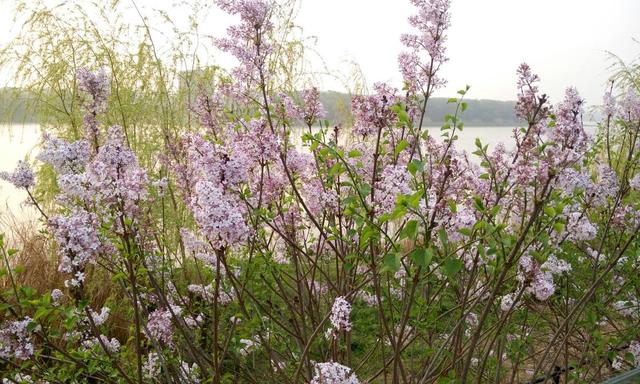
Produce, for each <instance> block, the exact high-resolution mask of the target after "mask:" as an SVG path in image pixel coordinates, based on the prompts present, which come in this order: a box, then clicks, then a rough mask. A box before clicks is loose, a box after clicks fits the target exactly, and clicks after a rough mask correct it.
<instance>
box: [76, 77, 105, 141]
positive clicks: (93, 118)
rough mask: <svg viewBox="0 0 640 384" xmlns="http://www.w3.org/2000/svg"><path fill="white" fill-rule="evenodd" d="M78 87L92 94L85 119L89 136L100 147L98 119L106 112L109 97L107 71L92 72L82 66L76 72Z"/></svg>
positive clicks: (85, 127) (86, 105) (84, 123)
mask: <svg viewBox="0 0 640 384" xmlns="http://www.w3.org/2000/svg"><path fill="white" fill-rule="evenodd" d="M76 78H77V80H78V88H79V89H80V90H81V91H84V92H86V93H87V94H88V95H89V96H91V101H90V102H88V103H85V107H86V108H87V113H86V114H85V116H84V119H83V125H84V129H85V131H86V133H87V138H88V139H89V140H90V141H91V142H92V143H93V144H94V149H97V148H98V141H99V136H100V135H99V128H100V124H99V122H98V119H97V115H98V114H99V113H103V112H105V110H106V108H107V99H108V97H109V93H110V88H109V77H108V76H107V74H106V72H105V71H100V72H97V73H94V72H90V71H89V70H87V69H86V68H80V69H79V70H78V72H77V73H76Z"/></svg>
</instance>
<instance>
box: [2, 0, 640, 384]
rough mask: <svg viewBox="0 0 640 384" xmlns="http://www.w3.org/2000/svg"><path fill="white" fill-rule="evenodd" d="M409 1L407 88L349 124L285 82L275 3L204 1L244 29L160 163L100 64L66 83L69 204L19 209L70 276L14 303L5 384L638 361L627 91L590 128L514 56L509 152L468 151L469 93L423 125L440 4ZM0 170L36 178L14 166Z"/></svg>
mask: <svg viewBox="0 0 640 384" xmlns="http://www.w3.org/2000/svg"><path fill="white" fill-rule="evenodd" d="M412 3H413V4H414V5H415V6H416V8H417V14H416V15H415V16H412V17H410V19H409V22H410V25H411V26H412V27H414V28H415V29H416V30H417V32H415V33H413V34H407V35H403V36H402V37H401V39H402V42H403V44H404V45H405V46H406V47H407V49H408V51H407V52H405V53H402V54H401V55H400V57H399V65H400V71H401V73H402V75H403V78H404V81H405V85H404V88H403V90H398V89H394V88H393V87H391V86H390V85H388V84H381V83H379V84H376V85H375V86H374V91H373V92H372V93H371V94H368V95H357V96H355V97H354V98H353V102H352V113H353V117H354V122H353V126H352V127H350V128H339V126H336V127H335V128H330V127H329V125H328V123H326V122H325V123H323V121H322V120H321V119H322V118H323V116H324V111H325V109H324V106H323V105H322V104H321V103H320V101H319V92H318V90H317V89H315V88H309V89H307V90H305V91H303V92H301V93H299V94H297V93H296V94H286V93H283V92H280V91H279V89H278V87H277V81H276V74H275V73H274V68H273V67H272V66H271V65H270V63H271V61H270V60H271V55H273V54H274V52H276V49H275V48H274V47H275V46H276V44H278V42H277V41H275V40H274V38H273V36H274V33H275V32H274V24H273V22H272V21H271V15H272V13H273V10H274V9H275V8H276V7H278V6H279V5H278V4H275V3H272V2H269V1H265V0H238V1H227V0H218V1H217V4H218V5H219V6H220V7H221V8H222V9H223V10H225V11H227V12H229V13H231V14H234V15H237V16H238V17H239V19H240V23H239V24H238V25H236V26H233V27H230V28H229V30H228V36H227V37H225V38H222V39H217V40H216V42H215V43H216V45H217V46H218V47H219V48H220V49H222V50H224V51H226V52H229V53H231V54H232V55H234V56H235V57H236V58H237V59H238V63H239V64H238V67H236V68H235V69H233V71H232V76H231V79H227V81H225V82H221V83H220V84H219V87H217V88H216V89H215V91H214V93H213V94H201V95H200V96H198V97H197V98H195V100H194V102H193V104H192V105H188V106H187V108H189V110H190V111H191V112H192V114H193V116H194V117H195V118H196V119H197V120H198V121H199V122H200V126H199V127H198V129H195V130H193V131H192V132H189V133H186V134H184V135H183V136H181V137H180V138H179V140H177V142H172V141H168V142H166V143H165V144H166V147H165V148H162V149H161V150H159V152H161V153H159V155H160V156H159V158H160V159H161V161H160V162H159V163H158V164H156V165H154V166H150V167H143V166H141V165H140V163H139V161H138V159H137V156H136V153H135V152H134V151H133V150H132V149H131V147H130V146H129V143H128V139H127V135H126V130H124V129H123V128H121V127H119V126H111V127H105V126H103V125H102V123H101V114H103V113H104V112H105V111H106V108H107V107H108V98H109V95H110V89H109V78H108V76H107V75H106V73H104V72H101V73H97V74H94V73H91V72H88V71H86V70H81V71H79V72H78V74H77V81H78V88H79V90H80V91H82V92H84V96H85V97H86V103H85V110H86V111H85V112H86V117H85V120H84V130H85V132H84V134H83V138H82V139H79V140H76V141H66V140H63V139H62V138H58V137H53V136H50V135H46V136H45V137H44V140H43V145H42V151H41V153H40V154H39V156H38V160H39V161H40V162H41V164H39V166H47V167H51V168H52V169H53V170H54V171H55V173H56V175H57V176H56V177H57V185H58V187H59V191H58V193H57V195H56V199H55V202H54V204H51V207H48V208H45V207H43V206H41V204H40V203H39V202H38V199H36V198H35V197H33V195H31V194H30V196H32V200H31V203H32V204H35V205H36V206H37V207H38V208H39V209H40V212H41V213H42V215H43V221H44V224H45V229H46V232H47V233H48V234H49V236H50V239H51V240H52V241H53V243H55V245H56V257H57V260H58V265H59V268H58V270H59V272H60V273H62V274H64V275H65V279H66V281H65V284H64V286H61V287H57V288H56V289H55V290H54V291H52V292H44V293H43V292H39V293H37V292H33V290H29V289H27V288H26V287H17V286H15V285H14V286H13V287H12V289H11V290H9V291H7V292H6V293H4V294H3V296H2V305H1V306H0V314H1V316H2V318H3V319H4V320H3V322H2V324H1V328H0V359H1V360H0V369H1V370H2V372H9V373H8V374H7V375H8V376H7V377H9V379H8V380H10V382H11V381H13V382H43V383H44V382H74V383H81V382H82V383H84V382H118V383H151V382H153V383H216V384H218V383H231V382H251V383H264V382H285V383H301V382H310V383H313V384H356V383H373V382H392V383H429V382H439V383H440V382H447V383H448V382H452V383H453V382H516V381H518V382H519V381H523V380H530V379H534V378H536V377H542V378H543V380H544V379H554V380H559V377H560V376H562V375H565V376H567V380H573V379H575V380H580V381H591V380H598V379H601V378H603V377H606V376H608V375H610V374H612V372H615V371H616V370H624V369H628V368H631V367H633V366H637V365H638V364H639V363H640V347H638V346H639V345H640V332H639V331H638V329H639V328H638V322H639V321H640V308H639V305H640V301H639V299H638V295H639V294H640V292H638V289H637V287H638V286H640V284H639V283H640V281H639V277H638V276H639V274H638V269H639V268H640V264H639V263H638V262H637V257H638V249H640V248H639V247H638V239H637V234H638V232H639V230H640V200H639V199H638V197H639V196H640V190H639V188H640V173H639V172H638V170H639V166H638V164H639V162H638V153H639V152H638V148H639V147H640V143H639V142H638V140H637V139H638V133H639V132H640V99H639V98H638V96H637V93H636V91H635V90H633V89H621V90H620V92H621V96H620V97H614V96H613V94H612V93H607V94H606V95H605V102H604V104H605V107H604V113H605V115H606V118H605V121H604V122H603V123H602V124H601V126H600V129H599V130H598V134H597V135H596V136H590V135H588V134H587V133H586V131H585V129H584V126H583V123H582V114H583V106H584V101H583V100H582V98H581V97H580V95H579V93H578V91H577V90H576V89H574V88H568V89H567V91H566V94H565V97H564V99H563V100H561V101H560V102H559V103H557V104H555V105H553V104H551V101H550V100H549V99H548V97H547V96H546V95H544V94H542V93H541V91H540V88H541V87H542V85H541V84H540V79H539V78H538V76H537V75H535V74H534V72H533V70H532V69H531V68H530V67H529V66H527V65H526V64H522V65H521V66H520V67H519V68H518V69H517V83H516V84H517V96H518V101H517V107H516V113H517V115H518V116H519V117H520V118H521V119H522V122H523V124H522V127H517V128H515V129H514V130H513V135H512V137H513V143H514V145H513V146H511V147H508V148H507V147H506V146H503V145H498V146H496V147H495V148H489V147H488V146H487V145H484V144H482V142H481V140H477V141H476V147H477V150H476V151H475V152H474V153H473V154H470V153H466V152H464V151H461V150H460V149H458V148H457V147H456V139H457V133H458V132H459V131H461V130H463V129H464V124H463V122H462V118H463V112H464V111H465V109H466V108H467V104H466V103H465V102H464V97H465V96H466V93H467V91H468V88H467V89H465V90H461V91H460V92H459V97H458V98H453V99H451V100H450V102H451V103H453V104H454V105H455V106H456V113H455V114H452V115H447V116H444V122H443V125H442V128H441V136H440V137H434V136H432V135H430V134H429V132H428V131H427V130H425V129H424V127H423V121H422V120H423V116H424V113H425V111H426V108H427V105H428V102H429V98H430V97H431V96H432V94H433V92H434V91H435V90H437V89H438V88H441V87H442V86H443V85H444V83H445V80H444V79H443V78H441V77H440V75H439V69H440V67H441V66H442V65H443V64H444V63H446V61H447V58H446V55H445V42H446V33H447V28H448V27H449V22H450V14H449V2H448V1H447V0H412ZM300 124H303V125H304V128H302V130H301V129H300V128H296V127H299V125H300ZM301 131H302V132H301ZM295 135H303V137H302V141H303V145H302V147H300V146H296V145H294V144H293V143H294V138H295ZM2 178H3V179H4V180H7V181H8V182H11V183H13V184H14V185H15V186H16V187H18V188H24V189H26V190H27V191H30V190H31V189H32V188H33V187H34V185H35V184H36V180H35V177H34V173H33V171H32V170H31V168H30V166H29V164H28V163H26V162H20V163H19V164H18V166H17V168H16V169H15V171H13V172H12V173H3V174H2ZM167 207H172V208H173V209H174V211H173V212H177V211H181V210H184V211H185V212H186V214H185V219H184V220H178V219H177V218H172V217H167V215H166V208H167ZM3 249H4V248H3ZM7 254H8V253H7V252H5V253H4V255H5V264H6V267H7V268H6V269H5V270H3V271H4V273H5V274H6V275H7V276H8V278H9V279H10V280H11V281H14V278H13V271H12V267H11V265H10V262H9V258H8V256H7ZM104 276H106V277H107V280H106V281H109V282H111V284H113V289H112V291H113V292H115V293H113V294H112V298H111V300H112V301H111V302H108V303H106V304H105V305H104V306H102V307H101V306H100V305H96V304H95V303H96V301H95V297H93V296H92V292H93V290H92V289H91V287H92V281H93V280H96V281H98V279H101V278H102V279H103V280H101V281H104ZM98 308H101V309H100V310H98ZM114 313H115V314H117V316H118V319H119V320H112V318H113V317H114ZM123 319H124V320H123ZM123 321H124V324H123ZM562 367H564V368H562Z"/></svg>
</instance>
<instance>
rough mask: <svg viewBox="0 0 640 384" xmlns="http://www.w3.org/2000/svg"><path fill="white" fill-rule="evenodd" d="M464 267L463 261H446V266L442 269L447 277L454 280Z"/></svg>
mask: <svg viewBox="0 0 640 384" xmlns="http://www.w3.org/2000/svg"><path fill="white" fill-rule="evenodd" d="M463 266H464V264H463V263H462V260H460V259H449V260H447V261H445V263H444V265H443V266H442V269H443V272H444V274H445V276H447V277H448V278H450V279H453V278H454V277H455V275H457V274H458V272H460V270H461V269H462V267H463Z"/></svg>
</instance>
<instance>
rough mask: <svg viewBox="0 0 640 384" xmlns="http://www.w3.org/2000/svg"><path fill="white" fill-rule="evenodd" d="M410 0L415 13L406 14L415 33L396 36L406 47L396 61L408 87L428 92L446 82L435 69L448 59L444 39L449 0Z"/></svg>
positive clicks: (412, 90) (414, 91) (413, 91)
mask: <svg viewBox="0 0 640 384" xmlns="http://www.w3.org/2000/svg"><path fill="white" fill-rule="evenodd" d="M411 3H412V4H413V5H414V6H416V7H417V8H418V14H417V15H413V16H411V17H409V24H410V25H411V26H412V27H414V28H416V29H417V30H418V34H403V35H402V36H401V37H400V41H401V42H402V44H404V45H405V46H406V47H407V48H409V49H410V50H409V51H408V52H403V53H401V54H400V56H399V57H398V63H399V65H400V72H401V73H402V77H403V78H404V81H405V83H406V86H407V87H408V89H409V91H411V92H412V93H418V92H421V93H423V94H427V95H430V94H431V93H432V92H433V90H435V89H437V88H440V87H442V86H444V85H445V83H446V82H445V81H444V80H443V79H441V78H439V77H438V76H437V73H438V70H439V69H440V67H441V65H442V64H443V63H445V62H446V61H447V60H448V59H447V57H446V55H445V50H446V47H445V42H446V32H447V29H448V28H449V26H450V15H449V6H450V3H449V0H411ZM425 54H426V55H425Z"/></svg>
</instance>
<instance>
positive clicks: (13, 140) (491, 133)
mask: <svg viewBox="0 0 640 384" xmlns="http://www.w3.org/2000/svg"><path fill="white" fill-rule="evenodd" d="M428 130H429V131H430V133H431V135H433V136H434V137H436V138H439V137H440V128H438V127H430V128H428ZM587 132H588V133H590V134H593V133H594V132H595V127H594V126H588V127H587ZM40 134H41V132H40V127H39V126H38V125H18V124H14V125H11V126H6V125H0V170H2V171H11V170H13V168H14V166H15V164H16V162H18V160H22V159H25V158H28V159H30V160H31V161H33V159H34V158H35V156H36V155H37V152H38V144H39V143H40ZM511 134H512V128H510V127H465V129H464V131H462V132H459V133H458V143H457V147H458V148H459V149H462V150H465V151H468V152H473V151H475V150H476V148H475V139H476V137H479V138H480V140H481V141H482V143H483V144H484V145H486V144H488V145H489V149H491V148H494V147H495V146H496V145H497V144H498V143H503V144H504V145H505V146H506V147H507V148H512V147H513V146H514V143H513V140H512V138H511ZM471 158H472V159H473V158H475V156H471ZM27 198H28V196H27V194H26V193H25V192H24V191H22V190H18V189H16V188H14V187H13V186H12V185H10V184H9V183H6V182H0V221H2V220H1V219H2V218H3V217H6V215H7V214H8V213H12V214H14V215H16V216H20V217H24V216H25V215H29V217H36V216H37V215H36V212H35V210H34V208H33V207H29V206H27V207H25V206H24V204H22V203H23V202H24V201H25V200H27ZM0 225H1V223H0Z"/></svg>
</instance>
